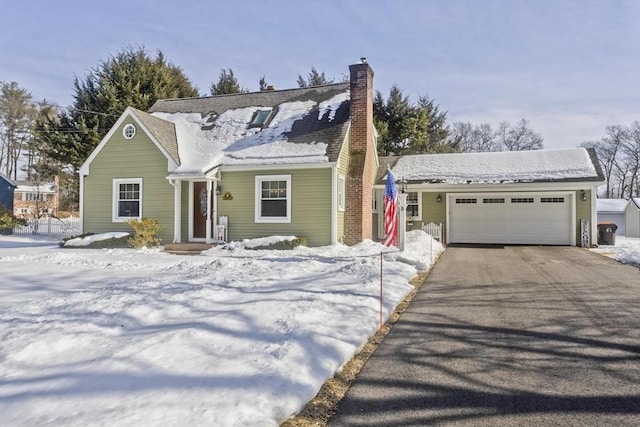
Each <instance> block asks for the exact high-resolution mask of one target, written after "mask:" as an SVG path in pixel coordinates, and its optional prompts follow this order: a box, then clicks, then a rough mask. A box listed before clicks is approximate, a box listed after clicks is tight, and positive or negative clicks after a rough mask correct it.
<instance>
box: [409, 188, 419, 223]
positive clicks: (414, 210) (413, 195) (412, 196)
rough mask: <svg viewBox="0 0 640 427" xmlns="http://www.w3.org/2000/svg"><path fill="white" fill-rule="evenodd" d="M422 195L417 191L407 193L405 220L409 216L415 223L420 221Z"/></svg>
mask: <svg viewBox="0 0 640 427" xmlns="http://www.w3.org/2000/svg"><path fill="white" fill-rule="evenodd" d="M421 194H422V193H419V192H417V191H409V192H407V218H409V215H411V219H413V220H416V221H421V220H422V200H421V199H422V197H420V196H421Z"/></svg>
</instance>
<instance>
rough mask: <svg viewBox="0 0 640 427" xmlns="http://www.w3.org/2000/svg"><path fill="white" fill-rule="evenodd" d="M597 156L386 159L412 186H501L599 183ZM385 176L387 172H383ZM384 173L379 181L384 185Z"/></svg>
mask: <svg viewBox="0 0 640 427" xmlns="http://www.w3.org/2000/svg"><path fill="white" fill-rule="evenodd" d="M594 155H595V154H594V153H592V152H589V151H588V150H587V149H585V148H567V149H556V150H533V151H500V152H490V153H453V154H420V155H408V156H402V157H399V158H386V159H385V161H383V162H381V165H382V166H381V167H384V168H386V167H387V166H386V165H389V166H390V167H391V170H392V172H393V174H394V176H395V177H396V178H397V179H401V178H405V179H406V180H407V181H408V182H409V183H444V184H499V183H522V182H541V181H600V180H602V173H601V171H600V169H599V167H598V166H597V160H596V159H595V157H593V156H594ZM383 172H384V171H383ZM384 175H385V174H384V173H379V174H378V177H379V178H381V179H382V181H384V179H386V178H385V177H384Z"/></svg>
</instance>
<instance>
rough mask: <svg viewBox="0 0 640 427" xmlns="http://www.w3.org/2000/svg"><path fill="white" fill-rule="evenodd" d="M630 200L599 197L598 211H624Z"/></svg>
mask: <svg viewBox="0 0 640 427" xmlns="http://www.w3.org/2000/svg"><path fill="white" fill-rule="evenodd" d="M628 203H629V201H628V200H627V199H598V200H596V211H597V212H602V213H604V212H610V213H623V212H624V210H625V208H626V207H627V204H628Z"/></svg>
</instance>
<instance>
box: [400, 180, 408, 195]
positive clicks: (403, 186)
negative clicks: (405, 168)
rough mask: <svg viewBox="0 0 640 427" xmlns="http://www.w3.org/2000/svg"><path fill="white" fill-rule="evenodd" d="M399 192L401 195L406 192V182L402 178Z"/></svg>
mask: <svg viewBox="0 0 640 427" xmlns="http://www.w3.org/2000/svg"><path fill="white" fill-rule="evenodd" d="M400 192H401V193H403V194H404V193H406V192H407V180H406V179H404V176H403V177H402V179H401V180H400Z"/></svg>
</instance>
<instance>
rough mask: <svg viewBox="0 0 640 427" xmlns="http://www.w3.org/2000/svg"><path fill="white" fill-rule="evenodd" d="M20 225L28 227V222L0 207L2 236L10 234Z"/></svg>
mask: <svg viewBox="0 0 640 427" xmlns="http://www.w3.org/2000/svg"><path fill="white" fill-rule="evenodd" d="M19 225H27V220H26V219H24V218H16V217H15V216H13V213H12V212H10V211H9V209H7V208H5V207H4V206H2V205H0V232H2V234H9V233H11V230H13V228H14V227H17V226H19Z"/></svg>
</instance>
